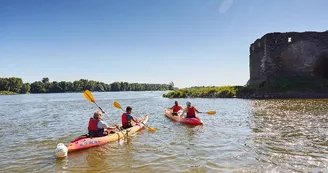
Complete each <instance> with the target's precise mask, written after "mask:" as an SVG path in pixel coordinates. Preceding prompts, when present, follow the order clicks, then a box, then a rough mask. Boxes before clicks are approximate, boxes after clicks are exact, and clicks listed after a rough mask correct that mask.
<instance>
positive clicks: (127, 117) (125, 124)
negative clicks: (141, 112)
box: [122, 106, 139, 129]
mask: <svg viewBox="0 0 328 173" xmlns="http://www.w3.org/2000/svg"><path fill="white" fill-rule="evenodd" d="M131 112H132V107H131V106H128V107H126V112H125V113H123V114H122V128H123V129H127V128H130V127H133V126H132V124H131V120H132V121H134V122H136V123H139V121H138V120H136V119H135V118H133V117H132V115H131Z"/></svg>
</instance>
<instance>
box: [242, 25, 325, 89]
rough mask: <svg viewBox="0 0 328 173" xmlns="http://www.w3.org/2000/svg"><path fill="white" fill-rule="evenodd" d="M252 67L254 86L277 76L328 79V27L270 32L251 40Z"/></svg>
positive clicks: (252, 84) (251, 79)
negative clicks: (317, 29)
mask: <svg viewBox="0 0 328 173" xmlns="http://www.w3.org/2000/svg"><path fill="white" fill-rule="evenodd" d="M249 69H250V79H249V80H248V82H247V84H248V85H250V86H258V85H259V84H260V83H261V82H263V81H265V80H269V79H270V78H275V77H289V76H319V77H323V78H327V79H328V31H325V32H287V33H268V34H266V35H264V36H263V37H262V38H261V39H257V40H256V41H255V42H254V43H253V44H251V46H250V56H249Z"/></svg>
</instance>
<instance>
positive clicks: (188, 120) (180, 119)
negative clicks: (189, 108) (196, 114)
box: [165, 109, 203, 125]
mask: <svg viewBox="0 0 328 173" xmlns="http://www.w3.org/2000/svg"><path fill="white" fill-rule="evenodd" d="M172 111H173V110H172V109H166V110H165V116H166V117H167V118H170V119H172V120H174V121H178V122H181V123H185V124H191V125H203V121H202V120H201V119H200V118H184V117H181V114H178V115H177V116H173V115H172Z"/></svg>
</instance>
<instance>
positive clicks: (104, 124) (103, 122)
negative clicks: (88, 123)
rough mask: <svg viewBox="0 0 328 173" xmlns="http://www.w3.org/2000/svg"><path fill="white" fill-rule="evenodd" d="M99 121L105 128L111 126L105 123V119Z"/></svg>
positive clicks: (101, 126)
mask: <svg viewBox="0 0 328 173" xmlns="http://www.w3.org/2000/svg"><path fill="white" fill-rule="evenodd" d="M99 123H100V128H104V129H108V128H109V126H108V124H107V123H105V121H102V120H101V121H99Z"/></svg>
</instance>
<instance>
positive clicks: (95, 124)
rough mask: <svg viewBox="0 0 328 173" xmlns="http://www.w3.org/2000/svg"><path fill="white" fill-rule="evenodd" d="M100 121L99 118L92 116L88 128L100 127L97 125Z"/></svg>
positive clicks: (95, 128)
mask: <svg viewBox="0 0 328 173" xmlns="http://www.w3.org/2000/svg"><path fill="white" fill-rule="evenodd" d="M98 121H99V120H97V119H94V118H90V120H89V127H88V129H89V130H98V127H97V124H98Z"/></svg>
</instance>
